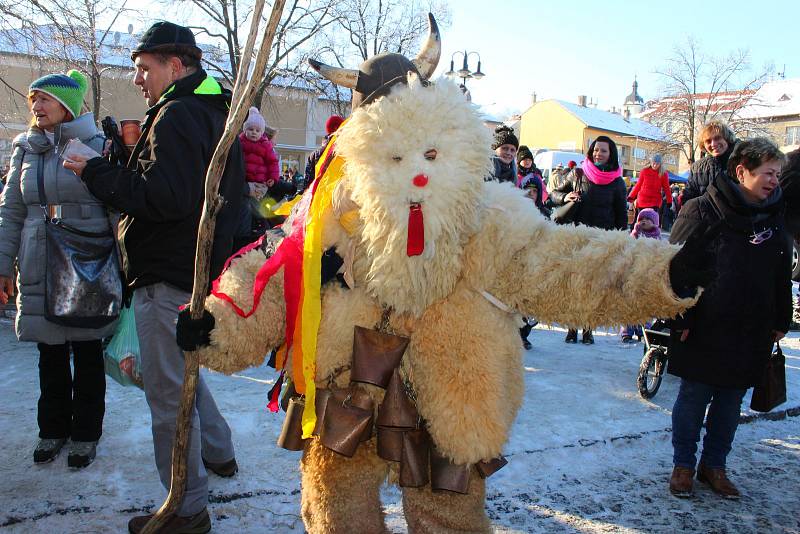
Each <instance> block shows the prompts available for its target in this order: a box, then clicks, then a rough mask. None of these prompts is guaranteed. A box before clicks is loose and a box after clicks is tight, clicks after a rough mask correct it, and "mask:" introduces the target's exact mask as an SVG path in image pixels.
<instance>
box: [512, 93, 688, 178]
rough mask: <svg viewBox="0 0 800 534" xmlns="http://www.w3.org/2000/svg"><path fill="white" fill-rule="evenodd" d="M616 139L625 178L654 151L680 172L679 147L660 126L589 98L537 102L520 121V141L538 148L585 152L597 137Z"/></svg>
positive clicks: (667, 166) (674, 169)
mask: <svg viewBox="0 0 800 534" xmlns="http://www.w3.org/2000/svg"><path fill="white" fill-rule="evenodd" d="M601 135H605V136H608V137H610V138H611V139H613V140H614V142H615V143H616V145H617V148H618V151H619V160H620V165H621V166H622V168H623V175H624V176H625V177H626V178H631V177H634V176H636V175H637V174H638V171H639V170H641V169H642V168H643V167H645V166H647V165H648V164H649V161H648V158H649V157H650V156H651V155H652V154H653V153H656V152H658V153H660V154H663V162H664V163H663V164H664V167H665V168H666V169H667V170H668V171H670V172H672V173H677V172H678V150H677V149H675V148H671V147H670V146H669V144H668V142H667V137H666V134H664V132H662V131H661V130H660V129H659V128H658V127H657V126H654V125H652V124H650V123H648V122H645V121H642V120H639V119H635V118H633V117H631V116H630V113H628V112H623V113H622V114H620V113H613V112H610V111H602V110H599V109H596V108H594V107H591V106H587V105H586V97H580V98H579V103H577V104H572V103H569V102H565V101H563V100H555V99H554V100H543V101H541V102H536V103H535V104H533V105H532V106H531V107H529V108H528V109H527V110H526V111H525V112H524V113H523V114H522V119H521V121H520V140H519V141H520V144H522V145H527V146H528V147H529V148H530V149H531V150H532V151H534V152H535V151H536V150H537V149H547V150H563V151H572V152H580V153H586V151H587V150H588V149H589V145H591V144H592V141H594V140H595V139H597V137H599V136H601Z"/></svg>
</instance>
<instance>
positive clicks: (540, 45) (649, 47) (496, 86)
mask: <svg viewBox="0 0 800 534" xmlns="http://www.w3.org/2000/svg"><path fill="white" fill-rule="evenodd" d="M450 10H451V14H452V24H451V26H450V27H449V28H446V29H444V30H443V35H442V44H443V53H442V61H441V64H440V68H439V69H438V70H437V74H438V73H444V72H445V71H446V70H447V69H448V68H449V66H450V57H451V55H452V53H453V52H454V51H456V50H462V51H463V50H465V49H466V50H468V51H473V50H475V51H478V52H479V53H480V55H481V60H482V69H481V70H482V71H483V72H485V73H486V77H485V78H483V79H482V80H480V81H478V80H468V82H467V86H468V87H469V88H470V91H471V92H472V96H473V101H474V102H476V103H477V104H480V105H482V106H484V108H485V109H486V110H487V111H489V112H491V113H493V114H495V115H497V116H498V117H499V118H506V115H508V114H510V113H511V112H519V111H524V109H526V108H527V106H528V105H529V104H530V98H531V93H533V92H534V91H535V92H536V93H537V97H538V98H539V99H540V100H541V99H545V98H560V99H564V100H569V101H575V99H576V98H577V96H578V95H580V94H585V95H588V96H589V97H592V98H594V99H596V100H597V101H598V106H599V107H600V108H602V109H607V108H610V107H611V106H620V105H621V104H622V102H623V100H624V98H625V96H626V95H627V94H628V93H629V92H630V90H631V83H632V82H633V77H634V75H638V78H639V93H640V94H641V96H642V97H643V98H644V99H645V100H647V99H648V98H653V97H656V96H659V95H660V93H661V90H662V87H661V85H662V84H661V82H660V81H659V78H658V77H657V76H656V75H654V74H653V71H654V70H655V69H656V68H657V67H659V66H660V65H663V64H664V59H665V58H667V57H668V56H669V55H670V53H671V51H672V49H673V47H674V46H675V45H677V44H683V43H685V42H686V39H687V37H688V36H690V35H691V36H694V37H695V38H696V39H697V40H699V42H700V45H701V48H702V50H703V51H705V52H706V53H707V54H713V55H722V54H727V53H729V52H731V51H734V50H737V49H739V48H747V49H749V50H750V55H751V63H752V66H753V67H754V68H760V67H762V66H763V65H764V64H765V63H773V64H774V65H775V67H776V70H777V71H782V70H783V66H784V64H785V65H786V77H787V78H797V77H800V41H798V37H797V36H798V33H800V1H797V0H780V1H779V0H758V1H743V0H728V1H719V0H712V1H708V0H706V1H702V0H665V1H659V2H651V1H643V2H635V1H621V0H605V1H603V2H598V1H591V2H590V1H587V0H563V1H548V0H537V1H534V0H528V1H523V0H512V1H497V0H495V1H494V2H491V1H490V2H487V1H486V0H451V1H450ZM460 61H461V56H460V55H459V56H457V57H456V65H457V66H456V70H458V68H460V67H459V66H458V65H459V63H460ZM469 66H470V68H471V69H472V70H475V68H476V67H477V58H476V57H475V56H471V57H470V64H469Z"/></svg>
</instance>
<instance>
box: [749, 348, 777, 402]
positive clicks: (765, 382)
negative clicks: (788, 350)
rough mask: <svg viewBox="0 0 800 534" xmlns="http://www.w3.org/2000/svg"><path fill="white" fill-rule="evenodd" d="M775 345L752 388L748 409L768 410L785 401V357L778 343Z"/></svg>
mask: <svg viewBox="0 0 800 534" xmlns="http://www.w3.org/2000/svg"><path fill="white" fill-rule="evenodd" d="M775 345H776V348H775V351H774V352H773V353H772V354H770V357H769V360H767V366H766V367H765V369H764V375H763V376H762V377H761V381H760V382H759V383H758V384H756V387H755V388H753V397H752V398H751V399H750V409H751V410H755V411H756V412H768V411H770V410H772V409H773V408H775V407H776V406H778V405H780V404H783V403H784V402H786V370H785V364H786V357H784V355H783V351H782V350H781V345H780V343H776V344H775Z"/></svg>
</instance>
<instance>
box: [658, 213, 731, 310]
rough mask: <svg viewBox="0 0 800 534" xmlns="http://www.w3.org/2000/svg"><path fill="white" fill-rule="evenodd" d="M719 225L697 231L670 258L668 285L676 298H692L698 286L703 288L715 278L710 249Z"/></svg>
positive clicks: (714, 266) (713, 256)
mask: <svg viewBox="0 0 800 534" xmlns="http://www.w3.org/2000/svg"><path fill="white" fill-rule="evenodd" d="M723 224H724V223H723V222H722V221H719V222H717V223H715V224H714V225H712V226H710V227H707V228H703V227H702V226H701V227H698V228H697V229H695V231H694V232H692V233H691V235H690V236H689V238H688V239H687V240H686V242H685V243H684V244H683V247H681V249H680V250H679V251H678V253H677V254H675V256H673V257H672V261H671V262H670V264H669V283H670V285H671V286H672V290H673V291H674V292H675V294H676V295H678V296H679V297H689V296H694V294H695V293H696V291H697V287H698V286H701V287H706V286H708V285H709V284H710V283H711V282H712V281H713V280H714V279H715V278H716V277H717V270H716V262H717V259H716V258H717V256H716V253H715V252H714V251H713V250H712V247H711V246H710V245H711V243H712V242H713V241H714V240H715V239H716V238H717V236H718V235H719V233H720V231H721V230H722V225H723Z"/></svg>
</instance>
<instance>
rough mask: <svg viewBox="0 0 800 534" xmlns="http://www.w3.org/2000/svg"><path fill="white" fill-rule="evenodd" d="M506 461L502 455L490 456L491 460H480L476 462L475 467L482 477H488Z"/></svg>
mask: <svg viewBox="0 0 800 534" xmlns="http://www.w3.org/2000/svg"><path fill="white" fill-rule="evenodd" d="M507 463H508V460H506V458H505V457H504V456H502V455H500V456H498V457H497V458H492V459H491V460H482V461H480V462H478V463H477V464H475V468H476V469H477V470H478V474H479V475H480V476H481V477H482V478H489V477H490V476H492V475H493V474H495V473H497V472H498V471H500V470H501V469H502V468H504V467H505V466H506V464H507Z"/></svg>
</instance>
